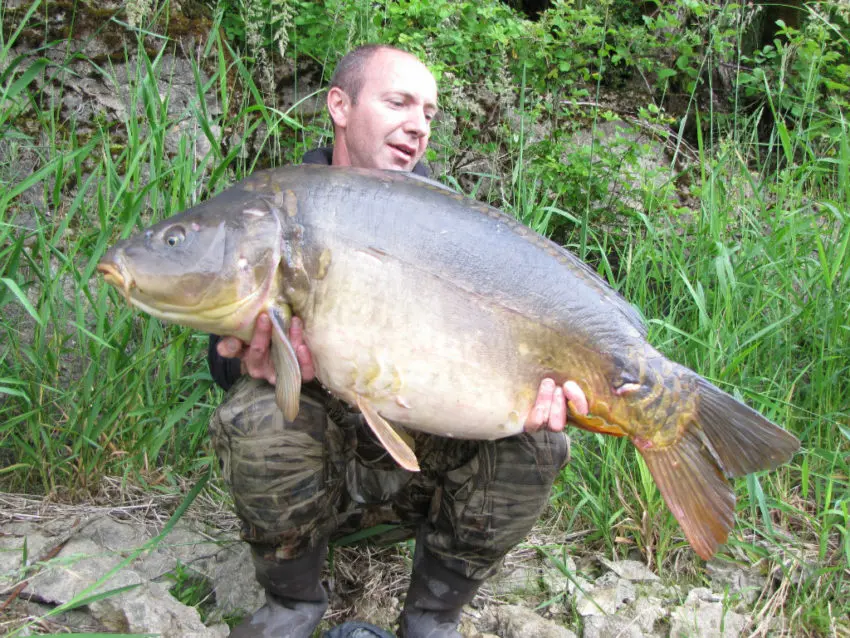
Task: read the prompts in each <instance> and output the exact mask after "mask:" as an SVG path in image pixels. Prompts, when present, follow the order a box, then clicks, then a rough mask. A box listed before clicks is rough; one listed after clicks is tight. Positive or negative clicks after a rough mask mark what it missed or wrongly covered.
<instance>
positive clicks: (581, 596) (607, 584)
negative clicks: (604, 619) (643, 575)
mask: <svg viewBox="0 0 850 638" xmlns="http://www.w3.org/2000/svg"><path fill="white" fill-rule="evenodd" d="M634 600H635V586H634V585H632V583H630V582H629V581H628V580H625V579H624V578H619V577H617V575H616V574H614V573H613V572H608V573H606V574H603V575H602V576H601V577H600V578H598V579H597V580H596V582H595V583H593V585H592V586H591V587H590V589H587V588H585V593H582V592H578V594H577V595H576V611H577V612H578V614H579V615H580V616H582V617H584V616H599V615H605V614H613V613H615V612H616V611H617V610H618V609H620V608H621V607H622V606H623V605H626V604H628V603H631V602H633V601H634Z"/></svg>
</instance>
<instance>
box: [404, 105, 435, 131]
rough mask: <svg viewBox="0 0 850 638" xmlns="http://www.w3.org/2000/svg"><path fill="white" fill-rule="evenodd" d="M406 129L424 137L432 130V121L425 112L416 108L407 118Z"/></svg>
mask: <svg viewBox="0 0 850 638" xmlns="http://www.w3.org/2000/svg"><path fill="white" fill-rule="evenodd" d="M406 131H407V132H408V133H412V134H413V135H416V137H424V136H426V135H428V134H429V133H430V132H431V122H429V121H428V118H427V117H425V113H424V112H422V111H419V110H414V111H412V112H411V113H410V116H409V117H408V118H407V126H406Z"/></svg>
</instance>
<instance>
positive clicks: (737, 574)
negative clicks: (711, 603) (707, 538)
mask: <svg viewBox="0 0 850 638" xmlns="http://www.w3.org/2000/svg"><path fill="white" fill-rule="evenodd" d="M705 567H706V571H707V572H708V578H709V581H710V582H711V586H712V589H714V590H716V591H727V590H728V591H729V593H730V595H739V594H740V597H741V601H742V602H743V603H744V604H745V605H752V604H753V603H754V602H755V601H756V599H757V598H758V597H759V594H760V593H761V591H762V590H763V589H764V585H765V582H766V580H767V578H766V577H765V576H764V575H763V574H760V573H759V572H757V571H756V570H755V569H753V568H749V569H748V568H744V567H740V566H738V565H736V564H734V563H730V562H727V561H724V560H722V559H720V558H717V557H715V558H713V559H711V560H710V561H708V563H706V566H705Z"/></svg>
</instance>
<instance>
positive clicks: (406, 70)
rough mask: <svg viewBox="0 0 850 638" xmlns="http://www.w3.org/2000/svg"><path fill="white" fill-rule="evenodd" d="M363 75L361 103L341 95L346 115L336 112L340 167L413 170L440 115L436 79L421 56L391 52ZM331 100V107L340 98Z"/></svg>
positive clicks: (377, 56)
mask: <svg viewBox="0 0 850 638" xmlns="http://www.w3.org/2000/svg"><path fill="white" fill-rule="evenodd" d="M363 73H364V82H363V87H362V89H361V90H360V94H359V95H358V96H357V99H356V101H352V100H351V99H350V98H349V97H348V96H346V94H345V93H342V92H341V91H340V92H339V93H341V96H337V99H338V100H341V101H342V103H341V104H339V106H340V110H338V111H337V112H336V113H335V112H334V109H333V107H331V113H332V116H333V118H334V122H335V124H336V129H337V130H336V138H335V140H334V164H340V165H350V166H359V167H363V168H383V169H395V170H403V171H410V170H413V167H414V166H416V163H417V162H418V161H419V160H420V159H421V158H422V155H423V154H424V153H425V148H426V147H427V146H428V139H429V137H430V136H431V120H432V119H433V118H434V116H435V115H436V113H437V83H436V82H435V80H434V77H433V76H432V75H431V73H430V71H428V69H427V68H426V67H425V66H424V65H423V64H422V63H421V62H419V60H417V59H416V58H415V57H413V56H411V55H407V54H403V53H399V52H397V51H386V50H382V51H377V52H376V53H375V54H374V55H372V57H371V59H370V60H369V62H368V63H367V65H366V68H365V69H364V71H363ZM337 91H338V89H337ZM328 99H329V105H330V104H331V101H332V100H333V99H334V96H333V95H329V97H328Z"/></svg>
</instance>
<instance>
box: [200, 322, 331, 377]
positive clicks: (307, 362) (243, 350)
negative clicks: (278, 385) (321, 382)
mask: <svg viewBox="0 0 850 638" xmlns="http://www.w3.org/2000/svg"><path fill="white" fill-rule="evenodd" d="M289 342H290V343H291V344H292V349H293V350H295V356H296V358H297V359H298V364H299V365H300V366H301V380H302V381H312V380H313V379H314V378H315V377H316V368H315V366H314V365H313V356H312V355H311V354H310V350H309V348H307V344H305V343H304V324H303V323H301V320H300V319H299V318H298V317H293V318H292V323H291V325H290V327H289ZM271 343H272V322H271V319H269V317H268V315H267V314H266V313H261V314H260V316H259V317H257V323H256V324H254V334H253V336H252V337H251V343H247V344H246V343H245V342H244V341H242V340H241V339H237V338H236V337H222V339H221V341H219V342H218V345H217V346H216V349H217V350H218V353H219V354H220V355H221V356H222V357H227V358H229V359H233V358H237V359H241V360H242V374H248V375H250V376H251V377H253V378H254V379H265V380H266V381H268V382H269V383H271V384H272V385H274V384H275V382H276V381H277V377H276V376H275V370H274V365H273V364H272V360H271Z"/></svg>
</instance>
